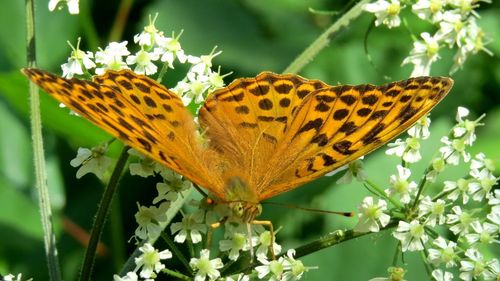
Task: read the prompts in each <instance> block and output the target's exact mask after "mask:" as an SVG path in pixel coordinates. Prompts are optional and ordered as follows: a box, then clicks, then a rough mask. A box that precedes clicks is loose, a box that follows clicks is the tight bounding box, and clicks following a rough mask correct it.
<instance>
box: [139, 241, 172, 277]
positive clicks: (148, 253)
mask: <svg viewBox="0 0 500 281" xmlns="http://www.w3.org/2000/svg"><path fill="white" fill-rule="evenodd" d="M139 251H140V252H142V254H141V255H140V256H139V257H137V258H135V259H134V260H135V264H136V265H137V267H136V269H135V270H137V269H139V268H141V267H142V269H141V273H140V274H139V275H140V276H141V277H142V278H153V279H154V278H156V273H158V272H160V270H162V269H164V268H165V265H164V264H162V263H161V260H164V259H170V258H172V253H171V252H170V251H169V250H163V251H161V252H158V250H157V249H155V248H154V247H153V246H152V245H151V244H149V243H145V244H144V245H143V246H142V247H140V248H139Z"/></svg>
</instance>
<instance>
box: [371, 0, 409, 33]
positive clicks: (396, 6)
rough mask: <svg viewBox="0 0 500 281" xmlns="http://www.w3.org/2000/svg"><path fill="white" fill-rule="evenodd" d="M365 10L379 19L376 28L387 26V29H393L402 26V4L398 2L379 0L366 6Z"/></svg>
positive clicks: (396, 0) (376, 21)
mask: <svg viewBox="0 0 500 281" xmlns="http://www.w3.org/2000/svg"><path fill="white" fill-rule="evenodd" d="M363 9H364V10H365V11H367V12H370V13H373V14H375V17H377V19H376V20H375V25H376V26H379V25H381V24H385V25H387V27H389V28H392V27H396V26H399V25H400V24H401V19H400V18H399V12H400V11H401V3H399V1H398V0H391V1H390V2H389V1H386V0H378V1H376V2H374V3H369V4H366V5H365V6H364V7H363Z"/></svg>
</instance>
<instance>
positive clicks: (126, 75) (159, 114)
mask: <svg viewBox="0 0 500 281" xmlns="http://www.w3.org/2000/svg"><path fill="white" fill-rule="evenodd" d="M23 73H24V74H25V75H26V76H27V77H28V78H29V79H30V80H32V81H33V82H34V83H35V84H37V85H38V86H40V87H41V88H42V89H43V90H45V91H46V92H47V93H49V94H50V95H52V96H53V97H54V98H56V99H57V100H58V101H60V102H62V103H64V104H65V105H66V106H68V107H69V108H71V109H72V110H73V111H75V112H76V113H78V114H79V115H80V116H83V117H85V118H86V119H88V120H90V121H91V122H93V123H94V124H96V125H97V126H99V127H100V128H102V129H103V130H105V131H107V132H108V133H110V134H111V135H113V136H114V137H116V138H118V139H120V140H121V141H122V142H123V143H125V144H127V145H129V146H131V147H133V148H134V149H136V150H138V151H140V152H141V153H142V154H144V155H146V156H148V157H149V158H151V159H154V160H156V161H157V162H159V163H161V164H163V165H165V166H167V167H168V168H170V169H172V170H174V171H176V172H178V173H180V174H182V175H184V176H186V177H187V178H189V179H190V180H191V181H193V182H195V183H196V184H198V185H200V186H203V187H205V188H208V189H214V190H213V192H214V193H216V194H219V195H220V194H223V191H222V190H221V189H218V188H219V187H220V188H222V186H223V184H222V183H218V182H213V181H212V180H211V179H212V178H211V177H210V174H209V171H208V169H207V168H206V166H205V165H204V162H203V161H201V160H200V159H203V158H204V157H207V158H211V157H212V156H213V154H210V155H207V154H206V153H207V151H205V150H203V149H202V148H201V147H200V144H199V142H198V139H197V136H196V126H195V123H194V120H193V117H192V115H191V114H190V113H189V111H188V110H187V109H186V108H185V106H184V105H183V103H182V101H181V99H180V98H179V97H178V96H177V95H176V94H175V93H173V92H171V91H169V90H168V89H166V88H165V87H163V86H162V85H161V84H159V83H158V82H156V81H154V80H152V79H150V78H148V77H146V76H143V75H138V74H135V73H133V72H132V71H130V70H121V71H108V72H106V73H105V74H104V75H100V76H95V77H94V80H93V81H88V80H80V79H76V78H72V79H65V78H62V77H59V76H57V75H54V74H51V73H49V72H46V71H42V70H38V69H23ZM209 160H210V159H209ZM212 160H213V159H212Z"/></svg>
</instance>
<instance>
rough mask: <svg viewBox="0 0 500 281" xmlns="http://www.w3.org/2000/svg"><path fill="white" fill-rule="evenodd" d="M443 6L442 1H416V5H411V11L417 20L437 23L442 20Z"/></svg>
mask: <svg viewBox="0 0 500 281" xmlns="http://www.w3.org/2000/svg"><path fill="white" fill-rule="evenodd" d="M445 4H446V2H444V1H443V0H418V1H417V3H415V4H413V6H412V7H411V10H412V11H413V13H415V14H416V15H417V16H418V17H419V18H421V19H423V20H428V21H430V22H432V23H437V22H440V21H441V19H442V18H443V6H444V5H445Z"/></svg>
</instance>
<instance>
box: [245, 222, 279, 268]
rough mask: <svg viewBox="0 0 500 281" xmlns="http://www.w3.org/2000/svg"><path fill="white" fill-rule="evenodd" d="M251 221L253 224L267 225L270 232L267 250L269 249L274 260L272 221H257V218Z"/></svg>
mask: <svg viewBox="0 0 500 281" xmlns="http://www.w3.org/2000/svg"><path fill="white" fill-rule="evenodd" d="M251 223H252V224H255V225H262V226H267V227H268V228H269V232H270V234H271V243H270V245H269V250H270V251H271V256H272V258H273V260H275V259H276V255H275V253H274V227H273V223H272V222H271V221H259V220H253V221H252V222H251Z"/></svg>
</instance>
